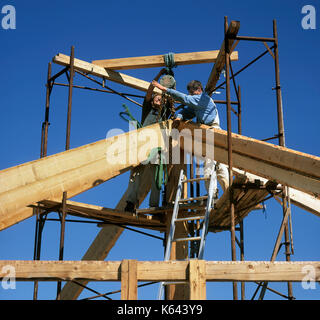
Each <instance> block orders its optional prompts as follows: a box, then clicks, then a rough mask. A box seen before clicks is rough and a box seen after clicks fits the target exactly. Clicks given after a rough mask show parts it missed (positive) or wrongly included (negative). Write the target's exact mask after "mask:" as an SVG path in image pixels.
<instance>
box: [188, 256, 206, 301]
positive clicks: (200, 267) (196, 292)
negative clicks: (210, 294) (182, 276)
mask: <svg viewBox="0 0 320 320" xmlns="http://www.w3.org/2000/svg"><path fill="white" fill-rule="evenodd" d="M189 282H190V284H189V299H190V300H206V261H205V260H198V259H196V260H190V262H189Z"/></svg>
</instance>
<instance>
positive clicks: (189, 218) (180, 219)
mask: <svg viewBox="0 0 320 320" xmlns="http://www.w3.org/2000/svg"><path fill="white" fill-rule="evenodd" d="M204 218H205V216H195V217H187V218H178V219H176V221H178V222H180V221H189V220H200V219H204Z"/></svg>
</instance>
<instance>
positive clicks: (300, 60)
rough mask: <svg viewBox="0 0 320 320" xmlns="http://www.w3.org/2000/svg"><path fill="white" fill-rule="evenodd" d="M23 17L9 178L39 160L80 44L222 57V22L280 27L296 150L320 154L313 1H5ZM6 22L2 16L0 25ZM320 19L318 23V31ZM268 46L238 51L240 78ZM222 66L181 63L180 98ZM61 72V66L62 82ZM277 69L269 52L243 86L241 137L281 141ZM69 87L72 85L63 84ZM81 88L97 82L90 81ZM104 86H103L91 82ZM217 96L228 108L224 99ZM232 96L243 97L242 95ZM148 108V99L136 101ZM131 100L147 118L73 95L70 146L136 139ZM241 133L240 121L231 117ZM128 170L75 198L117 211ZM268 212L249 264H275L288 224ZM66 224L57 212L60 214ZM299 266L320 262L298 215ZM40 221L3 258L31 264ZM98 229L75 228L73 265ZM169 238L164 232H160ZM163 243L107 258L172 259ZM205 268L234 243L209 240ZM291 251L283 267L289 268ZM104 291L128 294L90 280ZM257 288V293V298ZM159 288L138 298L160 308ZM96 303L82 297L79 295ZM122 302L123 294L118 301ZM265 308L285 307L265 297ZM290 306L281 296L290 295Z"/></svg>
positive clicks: (106, 100) (6, 78)
mask: <svg viewBox="0 0 320 320" xmlns="http://www.w3.org/2000/svg"><path fill="white" fill-rule="evenodd" d="M7 4H10V5H13V6H14V7H15V8H16V29H15V30H3V29H2V28H0V39H1V48H2V50H1V51H0V61H1V73H0V83H1V86H0V106H1V109H2V112H1V117H0V136H1V139H0V150H1V157H0V169H5V168H8V167H11V166H15V165H18V164H21V163H24V162H27V161H31V160H35V159H37V158H39V154H40V138H41V135H40V134H41V123H42V121H43V119H44V106H45V81H46V76H47V65H48V62H49V61H51V59H52V58H53V57H54V56H55V55H56V54H57V53H59V52H61V53H64V54H67V55H69V54H70V48H71V46H72V45H74V46H75V56H76V57H77V58H79V59H82V60H85V61H92V60H97V59H107V58H121V57H134V56H147V55H155V54H165V53H168V52H175V53H183V52H194V51H205V50H216V49H220V46H221V43H222V40H223V30H224V16H228V18H229V21H230V20H239V21H240V23H241V26H240V32H239V35H247V36H264V37H271V36H272V20H273V19H276V20H277V25H278V35H279V56H280V81H281V85H282V94H283V108H284V121H285V130H286V145H287V147H289V148H292V149H296V150H299V151H301V152H306V153H310V154H313V155H317V156H319V147H320V143H319V124H318V121H319V118H320V111H319V101H320V90H319V81H318V72H319V70H320V68H319V67H320V62H319V49H320V43H319V39H320V26H318V25H316V29H315V30H310V29H309V30H304V29H303V28H302V26H301V20H302V18H303V16H304V15H303V14H302V13H301V9H302V7H303V6H304V5H313V6H314V7H315V9H316V18H317V19H318V20H319V19H320V16H319V15H320V5H319V2H318V1H315V0H298V1H297V0H296V1H291V0H282V1H275V0H269V1H259V4H258V2H257V1H250V0H244V1H241V2H240V1H191V0H185V1H170V3H167V2H166V3H154V2H151V1H145V0H142V1H123V0H118V1H114V0H111V1H97V0H92V1H90V2H88V1H60V0H57V1H50V2H48V1H9V0H7V1H2V0H1V1H0V7H1V8H2V7H3V6H4V5H7ZM2 17H4V14H2V15H1V16H0V19H1V18H2ZM318 20H317V22H318ZM264 50H265V47H264V45H263V44H262V43H255V42H244V41H242V42H240V44H239V45H238V46H237V51H239V61H237V62H234V63H233V68H234V70H235V71H236V70H239V69H240V68H241V67H242V66H244V65H245V64H247V63H248V62H249V61H251V60H252V59H253V58H255V57H256V56H257V55H259V54H260V53H262V52H263V51H264ZM211 69H212V64H203V65H193V66H179V67H178V68H176V69H174V72H175V77H176V80H177V89H178V90H181V91H185V88H186V84H187V83H188V81H189V80H191V79H198V80H200V81H202V82H203V83H204V84H205V83H206V82H207V79H208V76H209V73H210V71H211ZM59 70H61V67H60V66H58V65H54V64H53V73H56V72H58V71H59ZM158 71H159V69H158V68H150V69H140V70H139V69H138V70H126V71H123V72H124V73H127V74H129V75H132V76H135V77H137V78H141V79H143V80H147V81H150V80H152V78H153V77H154V76H155V75H156V74H157V72H158ZM274 79H275V78H274V64H273V59H272V58H271V56H270V55H266V56H265V57H264V58H263V59H262V60H261V61H259V62H257V63H256V64H254V65H253V66H251V67H250V68H249V69H248V70H247V71H245V72H244V73H242V74H241V75H239V77H237V83H238V84H240V85H241V88H242V105H243V125H242V127H243V134H244V135H246V136H250V137H254V138H257V139H263V138H267V137H271V136H273V135H275V134H276V133H277V120H276V114H277V113H276V97H275V91H274V90H272V88H273V87H274V86H275V83H274V82H275V80H274ZM59 82H64V83H66V79H65V77H64V78H60V79H59ZM75 84H78V85H87V86H88V85H90V86H92V85H91V83H90V82H88V81H84V80H83V79H82V78H80V76H76V77H75ZM108 85H109V86H110V87H112V88H114V89H116V90H119V91H123V92H130V93H135V94H141V92H138V91H136V90H133V89H130V88H126V87H121V86H119V85H117V84H113V83H108ZM93 86H94V85H93ZM220 92H221V94H220V95H217V99H224V97H225V91H224V90H223V89H222V90H220ZM67 95H68V91H67V89H66V88H62V87H55V88H54V89H53V92H52V95H51V106H50V108H51V111H50V112H51V113H50V123H51V125H50V127H49V138H48V139H49V140H48V154H55V153H57V152H61V151H63V150H64V146H65V130H66V110H67ZM232 98H233V99H235V95H234V93H233V92H232ZM137 100H138V99H137ZM122 103H126V104H127V105H128V106H129V108H130V110H131V111H132V112H133V114H134V115H135V116H137V117H139V114H140V109H139V107H138V106H136V105H134V104H131V103H129V102H126V101H125V100H124V99H122V98H121V97H118V96H115V95H109V94H104V93H96V92H87V91H83V90H80V89H74V94H73V107H72V108H73V109H72V125H71V148H74V147H78V146H81V145H83V144H87V143H91V142H94V141H97V140H100V139H103V138H105V136H106V134H107V132H108V130H110V129H113V128H121V129H122V130H124V131H127V130H128V126H127V123H126V122H124V121H123V120H121V119H120V117H119V112H120V111H122ZM218 110H219V114H220V119H221V126H222V128H223V129H226V113H225V106H224V105H219V106H218ZM232 121H233V130H234V131H235V132H236V130H237V128H236V118H235V117H233V118H232ZM127 181H128V173H126V174H124V175H122V176H119V177H117V178H115V179H112V180H111V181H108V182H106V183H105V184H103V185H100V186H99V187H96V188H95V189H92V190H90V191H88V192H85V193H83V194H81V195H79V196H77V197H75V198H74V199H73V200H75V201H81V202H85V203H90V204H97V205H102V206H105V207H111V208H112V207H115V205H116V204H117V202H118V201H119V199H120V198H121V196H122V192H123V186H124V185H126V183H127ZM266 208H267V209H266V212H262V211H254V212H252V213H251V214H250V215H249V216H248V217H247V218H246V219H245V222H244V227H245V256H246V259H247V260H269V259H270V257H271V253H272V249H273V246H274V242H275V239H276V235H277V232H278V230H279V227H280V223H281V217H282V209H281V207H280V205H279V204H278V203H277V202H276V201H274V200H269V201H268V202H266ZM51 215H52V217H53V218H56V215H55V214H54V213H52V214H51ZM292 221H293V241H294V249H295V254H294V255H293V256H292V260H296V261H299V260H305V261H317V260H319V258H320V254H319V248H318V243H319V240H320V237H319V232H318V230H319V227H320V220H319V218H317V217H316V216H314V215H313V214H311V213H308V212H306V211H303V210H301V209H299V208H297V207H293V216H292ZM34 230H35V219H33V218H31V219H28V220H26V221H23V222H21V223H19V224H17V225H15V226H13V227H11V228H9V229H7V230H4V231H2V232H0V242H1V243H2V245H1V250H0V259H2V260H16V259H17V260H20V259H21V260H32V259H33V245H34ZM98 231H99V228H97V227H96V225H92V224H88V225H87V224H85V225H84V224H75V223H67V227H66V239H65V241H66V245H65V257H64V258H65V260H79V259H81V258H82V256H83V254H84V253H85V251H86V250H87V248H88V247H89V245H90V243H91V242H92V241H93V239H94V238H95V236H96V235H97V233H98ZM59 232H60V227H59V224H58V223H55V222H47V224H46V226H45V229H44V234H43V241H42V243H43V247H42V256H41V258H42V259H43V260H57V259H58V253H59V250H58V247H59ZM155 234H157V235H159V233H155ZM162 254H163V247H162V243H161V241H160V240H157V239H153V238H146V237H145V236H143V235H140V234H136V233H134V232H131V231H125V232H124V233H123V234H122V235H121V237H120V239H119V240H118V242H117V244H116V245H115V247H114V248H113V249H112V250H111V252H110V254H109V256H108V258H107V259H109V260H122V259H138V260H162V257H163V255H162ZM205 259H207V260H231V248H230V234H229V232H221V233H217V234H209V235H208V242H207V247H206V253H205ZM284 259H285V257H284V252H283V250H282V251H281V252H280V253H279V255H278V260H284ZM90 286H91V287H92V288H94V289H95V290H97V291H100V292H102V293H103V292H107V291H113V290H117V289H119V288H120V283H91V284H90ZM270 286H271V287H272V288H274V289H276V290H279V291H281V292H282V293H284V294H286V284H285V283H273V284H271V285H270ZM255 287H256V286H255V285H253V284H248V285H247V291H246V297H247V299H250V298H251V296H252V294H253V292H254V290H255ZM157 288H158V287H157V286H155V285H153V286H151V287H145V288H141V289H139V292H138V296H139V298H140V299H153V298H155V297H156V294H157ZM293 292H294V296H295V297H296V298H297V299H319V298H320V287H319V284H316V289H314V290H305V289H303V288H302V286H301V284H300V283H295V284H294V285H293ZM32 294H33V284H32V283H24V282H18V283H17V284H16V289H15V290H4V289H3V288H2V287H1V288H0V299H32ZM55 294H56V283H40V285H39V299H55ZM90 295H92V294H91V293H90V292H88V291H86V290H85V291H83V293H82V295H81V296H80V298H85V297H88V296H90ZM207 296H208V298H209V299H232V285H231V284H230V283H210V284H208V286H207ZM119 297H120V296H119V295H114V298H115V299H119ZM266 299H279V297H278V296H277V295H275V294H273V293H267V295H266ZM280 299H281V298H280Z"/></svg>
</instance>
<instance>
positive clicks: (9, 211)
mask: <svg viewBox="0 0 320 320" xmlns="http://www.w3.org/2000/svg"><path fill="white" fill-rule="evenodd" d="M160 127H162V128H163V125H161V124H155V125H152V126H148V127H145V128H142V129H139V130H138V131H130V132H127V133H124V134H121V135H118V136H116V137H111V138H108V139H104V140H100V141H97V142H95V143H91V144H88V145H85V146H82V147H78V148H75V149H71V150H68V151H64V152H61V153H58V154H55V155H52V156H49V157H45V158H41V159H38V160H35V161H31V162H27V163H24V164H22V165H18V166H16V167H12V168H8V169H5V170H1V171H0V182H1V183H0V203H1V207H0V230H2V229H5V228H7V227H9V226H11V225H13V224H15V223H17V222H19V221H22V220H23V219H25V218H26V217H28V216H31V215H32V209H30V208H27V207H28V206H29V205H35V204H36V203H37V202H39V201H42V200H53V201H61V199H62V194H63V192H65V191H66V192H68V197H69V198H71V197H73V196H75V195H77V194H80V193H82V192H84V191H86V190H89V189H91V188H93V187H95V186H97V185H99V184H101V183H103V182H105V181H107V180H109V179H111V178H114V177H116V176H117V175H119V174H121V173H124V172H126V171H127V170H129V169H130V168H132V167H134V166H136V165H138V164H139V163H140V162H141V161H144V160H146V159H147V157H148V155H149V152H150V150H151V149H152V148H155V147H159V146H161V145H163V138H164V137H163V136H162V134H163V132H161V128H160ZM146 136H147V137H148V139H149V140H148V143H146V141H145V139H146ZM112 156H114V158H112ZM138 157H139V158H140V159H138Z"/></svg>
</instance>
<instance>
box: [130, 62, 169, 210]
mask: <svg viewBox="0 0 320 320" xmlns="http://www.w3.org/2000/svg"><path fill="white" fill-rule="evenodd" d="M166 72H167V71H166V69H165V68H164V69H161V70H160V71H159V73H158V74H157V76H156V77H155V78H154V81H158V80H159V78H160V77H161V76H162V75H164V74H165V73H166ZM153 90H154V85H153V84H152V83H150V86H149V88H148V90H147V93H146V96H145V98H144V101H143V106H142V115H141V124H142V127H145V126H148V125H151V124H154V123H157V122H159V121H161V120H166V119H167V118H168V117H169V116H170V114H171V110H172V107H171V106H173V103H172V102H170V99H166V100H165V98H164V97H163V95H162V94H161V93H153ZM163 106H165V107H163ZM156 166H157V161H154V160H153V161H152V163H149V164H142V165H140V166H138V167H136V168H134V169H133V170H132V171H131V173H130V180H129V185H128V196H127V199H126V202H127V203H126V207H125V211H129V212H135V210H136V208H137V206H139V203H138V202H139V200H138V199H139V196H138V193H139V189H140V184H141V183H142V181H141V176H142V174H143V175H144V177H145V179H146V180H144V181H143V183H151V193H150V197H149V206H150V207H158V206H159V200H160V189H159V188H158V186H157V184H156V181H155V174H156Z"/></svg>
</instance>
